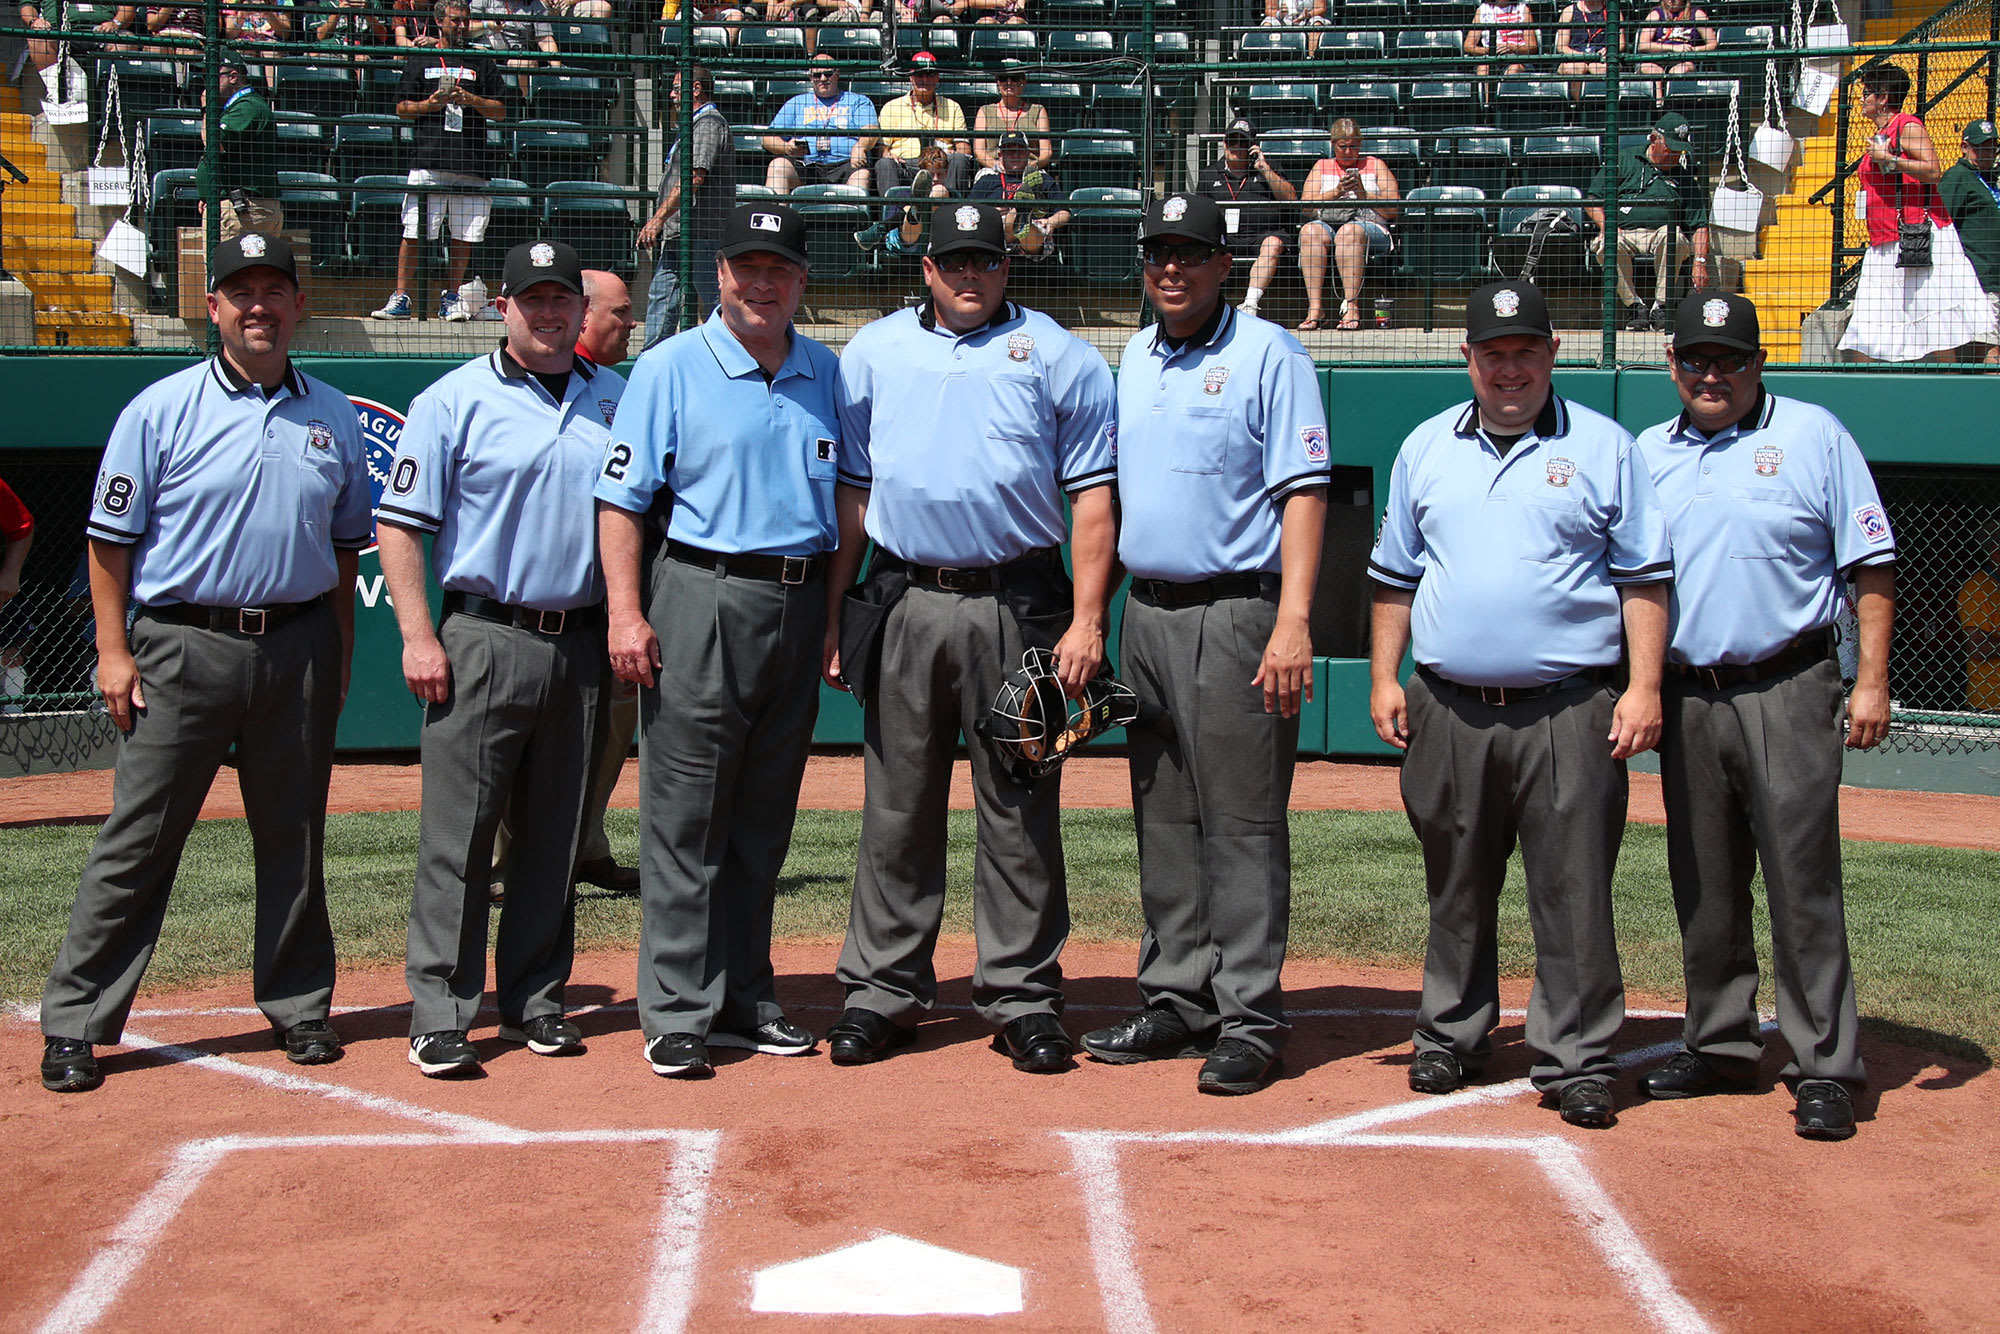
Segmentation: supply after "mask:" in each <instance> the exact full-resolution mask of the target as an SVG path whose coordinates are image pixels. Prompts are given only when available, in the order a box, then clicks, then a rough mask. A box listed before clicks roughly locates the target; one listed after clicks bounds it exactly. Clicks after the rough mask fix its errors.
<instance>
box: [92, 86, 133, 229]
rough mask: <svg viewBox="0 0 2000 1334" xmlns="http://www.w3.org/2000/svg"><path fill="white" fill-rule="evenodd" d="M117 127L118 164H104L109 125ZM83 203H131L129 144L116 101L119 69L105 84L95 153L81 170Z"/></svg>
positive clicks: (123, 118)
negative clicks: (102, 115) (101, 120)
mask: <svg viewBox="0 0 2000 1334" xmlns="http://www.w3.org/2000/svg"><path fill="white" fill-rule="evenodd" d="M114 123H115V124H116V125H117V126H118V165H117V166H106V165H105V163H104V150H105V149H106V148H108V147H110V145H111V127H112V125H113V124H114ZM83 202H84V203H86V204H115V205H120V206H123V205H126V204H130V203H131V202H132V147H131V145H130V144H129V143H127V142H126V139H125V117H124V115H123V114H122V108H121V107H120V106H119V104H118V71H117V70H116V69H113V70H112V71H111V77H110V78H109V79H107V80H106V81H105V84H104V125H103V128H101V129H100V130H98V132H97V152H96V153H95V154H94V155H93V156H92V157H91V160H90V165H89V166H88V167H86V168H85V169H84V172H83Z"/></svg>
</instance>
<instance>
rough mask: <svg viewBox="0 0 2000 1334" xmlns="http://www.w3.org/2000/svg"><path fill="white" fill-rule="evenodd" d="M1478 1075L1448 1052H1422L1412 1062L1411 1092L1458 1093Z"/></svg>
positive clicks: (1474, 1070) (1475, 1070)
mask: <svg viewBox="0 0 2000 1334" xmlns="http://www.w3.org/2000/svg"><path fill="white" fill-rule="evenodd" d="M1478 1073H1479V1071H1478V1070H1477V1069H1474V1068H1470V1067H1467V1066H1464V1065H1461V1064H1460V1063H1459V1060H1458V1058H1457V1057H1456V1056H1453V1055H1452V1054H1451V1053H1450V1052H1448V1051H1420V1052H1418V1053H1417V1059H1416V1060H1414V1061H1412V1062H1410V1092H1412V1093H1456V1092H1458V1091H1459V1090H1460V1089H1461V1088H1464V1087H1465V1085H1466V1082H1467V1081H1469V1080H1470V1079H1471V1078H1472V1077H1473V1076H1474V1075H1476V1074H1478Z"/></svg>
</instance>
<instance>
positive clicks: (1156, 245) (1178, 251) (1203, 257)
mask: <svg viewBox="0 0 2000 1334" xmlns="http://www.w3.org/2000/svg"><path fill="white" fill-rule="evenodd" d="M1139 253H1140V255H1142V256H1144V258H1145V260H1146V263H1147V264H1148V265H1149V266H1151V267H1153V268H1156V269H1164V268H1166V267H1167V265H1169V264H1178V265H1180V266H1181V267H1182V268H1184V269H1193V268H1199V267H1200V266H1201V265H1203V264H1206V263H1208V261H1210V260H1211V259H1214V258H1215V247H1214V246H1212V245H1208V244H1205V243H1204V242H1201V241H1182V242H1180V243H1179V244H1178V245H1170V244H1168V243H1167V242H1165V241H1148V242H1146V243H1145V244H1144V245H1141V246H1140V247H1139Z"/></svg>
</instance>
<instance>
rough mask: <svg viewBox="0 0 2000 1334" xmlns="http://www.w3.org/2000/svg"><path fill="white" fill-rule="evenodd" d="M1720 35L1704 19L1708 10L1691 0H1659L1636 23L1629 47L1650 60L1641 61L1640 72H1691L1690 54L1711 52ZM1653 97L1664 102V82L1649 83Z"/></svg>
mask: <svg viewBox="0 0 2000 1334" xmlns="http://www.w3.org/2000/svg"><path fill="white" fill-rule="evenodd" d="M1721 42H1722V35H1721V34H1720V33H1718V32H1717V31H1716V30H1715V25H1714V24H1712V23H1710V22H1709V21H1708V11H1707V10H1705V9H1702V8H1700V7H1699V6H1697V5H1696V4H1695V3H1694V0H1660V3H1659V4H1658V5H1655V6H1654V7H1653V8H1652V9H1651V10H1649V11H1648V12H1647V14H1646V17H1645V19H1644V20H1643V21H1641V23H1640V25H1639V40H1638V41H1637V42H1636V43H1635V44H1634V47H1633V49H1634V50H1636V51H1637V52H1638V53H1639V54H1640V55H1642V56H1652V57H1653V59H1652V60H1646V61H1641V62H1640V63H1639V65H1638V67H1637V68H1638V71H1639V73H1641V74H1692V73H1694V71H1695V63H1694V56H1695V55H1696V53H1698V52H1708V51H1713V50H1714V49H1715V48H1716V47H1717V46H1719V45H1720V44H1721ZM1653 100H1654V101H1655V102H1657V103H1660V104H1661V105H1665V103H1666V100H1667V85H1666V84H1664V83H1656V84H1654V85H1653Z"/></svg>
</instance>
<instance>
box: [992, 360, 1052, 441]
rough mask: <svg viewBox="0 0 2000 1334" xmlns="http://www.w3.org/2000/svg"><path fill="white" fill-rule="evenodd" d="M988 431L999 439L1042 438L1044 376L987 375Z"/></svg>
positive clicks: (1032, 439)
mask: <svg viewBox="0 0 2000 1334" xmlns="http://www.w3.org/2000/svg"><path fill="white" fill-rule="evenodd" d="M986 434H987V435H988V436H990V437H991V438H993V439H995V440H1020V441H1035V440H1040V439H1041V438H1042V434H1043V424H1042V382H1041V379H1040V377H1038V376H1034V375H1008V374H1004V373H1002V374H995V375H991V376H988V377H987V380H986Z"/></svg>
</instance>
